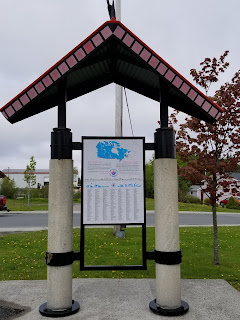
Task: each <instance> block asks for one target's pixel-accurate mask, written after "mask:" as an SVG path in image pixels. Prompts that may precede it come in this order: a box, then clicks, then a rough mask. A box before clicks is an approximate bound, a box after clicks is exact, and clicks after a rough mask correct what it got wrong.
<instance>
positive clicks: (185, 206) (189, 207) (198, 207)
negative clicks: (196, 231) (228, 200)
mask: <svg viewBox="0 0 240 320" xmlns="http://www.w3.org/2000/svg"><path fill="white" fill-rule="evenodd" d="M146 208H147V210H154V199H151V198H146ZM178 209H179V211H200V212H212V207H211V206H207V205H205V204H196V203H183V202H179V203H178ZM217 212H232V213H240V209H239V210H237V209H227V208H222V207H217Z"/></svg>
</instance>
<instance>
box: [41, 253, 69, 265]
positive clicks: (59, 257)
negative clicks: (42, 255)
mask: <svg viewBox="0 0 240 320" xmlns="http://www.w3.org/2000/svg"><path fill="white" fill-rule="evenodd" d="M73 255H74V252H73V251H70V252H64V253H52V252H46V264H47V265H48V266H52V267H62V266H67V265H69V264H72V263H73Z"/></svg>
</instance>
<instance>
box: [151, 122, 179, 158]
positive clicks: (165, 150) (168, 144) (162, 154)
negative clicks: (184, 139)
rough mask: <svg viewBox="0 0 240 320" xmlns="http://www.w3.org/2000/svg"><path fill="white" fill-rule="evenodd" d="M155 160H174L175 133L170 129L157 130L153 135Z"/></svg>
mask: <svg viewBox="0 0 240 320" xmlns="http://www.w3.org/2000/svg"><path fill="white" fill-rule="evenodd" d="M154 138H155V159H159V158H169V159H176V143H175V132H174V131H173V129H172V128H160V129H157V130H156V132H155V134H154Z"/></svg>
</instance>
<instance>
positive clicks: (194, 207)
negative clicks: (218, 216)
mask: <svg viewBox="0 0 240 320" xmlns="http://www.w3.org/2000/svg"><path fill="white" fill-rule="evenodd" d="M178 208H179V211H200V212H212V207H211V206H207V205H205V204H197V203H183V202H179V203H178ZM217 212H232V213H240V209H228V208H222V207H221V206H219V207H217Z"/></svg>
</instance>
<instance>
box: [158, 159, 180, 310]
mask: <svg viewBox="0 0 240 320" xmlns="http://www.w3.org/2000/svg"><path fill="white" fill-rule="evenodd" d="M154 190H155V192H154V199H155V249H156V250H157V251H163V252H175V251H179V250H180V244H179V216H178V176H177V160H176V159H170V158H160V159H155V160H154ZM156 304H157V306H159V307H161V308H164V309H176V308H179V307H180V306H181V274H180V264H177V265H165V264H158V263H156Z"/></svg>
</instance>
